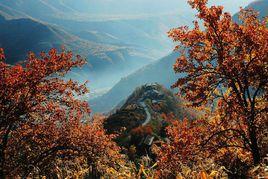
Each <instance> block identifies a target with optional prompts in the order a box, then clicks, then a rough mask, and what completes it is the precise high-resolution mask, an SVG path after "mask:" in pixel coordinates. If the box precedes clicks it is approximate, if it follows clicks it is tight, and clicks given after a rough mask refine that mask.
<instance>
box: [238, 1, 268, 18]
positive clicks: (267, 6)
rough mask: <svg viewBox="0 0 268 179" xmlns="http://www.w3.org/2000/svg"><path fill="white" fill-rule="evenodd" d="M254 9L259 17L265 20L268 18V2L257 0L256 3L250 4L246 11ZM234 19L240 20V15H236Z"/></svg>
mask: <svg viewBox="0 0 268 179" xmlns="http://www.w3.org/2000/svg"><path fill="white" fill-rule="evenodd" d="M249 8H252V9H254V10H256V11H258V12H259V13H260V14H259V17H260V18H263V17H266V16H268V1H267V0H255V1H254V2H252V3H250V4H249V5H248V6H247V7H246V9H249ZM234 19H236V20H238V13H237V14H235V15H234Z"/></svg>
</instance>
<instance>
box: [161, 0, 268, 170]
mask: <svg viewBox="0 0 268 179" xmlns="http://www.w3.org/2000/svg"><path fill="white" fill-rule="evenodd" d="M189 4H190V5H191V6H192V7H193V8H194V9H196V10H197V11H198V14H197V17H198V18H199V19H201V22H202V23H203V24H202V25H203V26H204V28H200V26H199V23H198V22H197V21H196V22H194V28H193V29H189V28H188V27H179V28H175V29H172V30H171V31H170V32H169V36H170V37H171V38H172V39H173V40H174V41H175V42H178V43H179V45H178V46H176V48H175V49H176V50H179V51H180V52H181V55H180V57H179V58H178V59H177V61H176V64H175V65H174V70H175V71H176V72H177V73H180V74H182V76H183V77H182V78H180V79H178V81H177V82H176V83H175V84H174V85H173V87H174V88H178V89H179V92H180V94H181V95H182V96H183V97H184V98H185V99H187V100H188V101H189V102H190V103H191V104H190V106H192V107H202V106H203V107H204V106H205V107H208V108H211V106H213V107H212V110H211V111H210V113H209V115H206V117H204V118H205V120H201V121H200V120H198V121H195V122H190V123H189V122H187V121H184V122H176V123H175V124H174V125H173V127H169V128H168V129H167V130H168V134H169V137H170V138H171V143H170V144H164V145H163V146H162V147H163V149H162V151H163V152H162V153H161V154H160V156H159V157H160V162H159V163H160V166H161V165H162V164H163V166H162V168H163V169H165V168H169V169H170V170H171V171H174V168H175V167H176V164H175V163H176V162H182V161H186V162H187V161H188V162H189V161H191V162H190V163H194V161H196V160H195V157H198V158H204V157H208V156H209V157H212V158H213V159H214V160H215V161H216V162H218V163H220V164H222V165H224V166H226V168H229V169H233V170H234V171H236V172H242V173H243V172H245V171H244V170H246V169H247V168H248V167H250V166H252V165H258V164H259V163H260V162H261V160H262V159H263V158H264V157H265V155H266V154H267V153H268V151H267V148H268V146H267V142H266V143H265V141H264V137H265V134H267V128H268V126H267V125H268V117H267V116H268V115H267V109H268V106H267V104H268V103H267V97H268V93H267V92H268V90H267V88H268V85H267V84H268V83H267V82H268V81H267V79H268V68H267V63H268V56H267V55H268V28H267V21H266V20H265V19H264V20H263V21H260V20H258V18H257V14H256V13H255V12H254V11H252V10H241V13H240V20H241V24H238V23H236V22H234V21H233V20H232V17H231V15H230V14H229V13H226V12H223V7H221V6H212V7H207V0H190V1H189ZM202 29H204V30H202ZM204 151H206V152H204ZM161 155H162V156H161ZM239 167H242V168H239ZM243 167H244V168H243ZM232 172H233V171H232Z"/></svg>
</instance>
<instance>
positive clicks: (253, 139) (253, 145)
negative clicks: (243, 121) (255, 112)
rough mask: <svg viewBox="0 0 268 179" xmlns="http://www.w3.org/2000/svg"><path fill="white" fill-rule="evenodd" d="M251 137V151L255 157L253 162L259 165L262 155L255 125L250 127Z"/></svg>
mask: <svg viewBox="0 0 268 179" xmlns="http://www.w3.org/2000/svg"><path fill="white" fill-rule="evenodd" d="M249 137H250V142H251V153H252V157H253V162H254V165H258V164H259V163H260V162H261V155H260V148H259V146H258V141H257V136H256V128H255V127H250V129H249Z"/></svg>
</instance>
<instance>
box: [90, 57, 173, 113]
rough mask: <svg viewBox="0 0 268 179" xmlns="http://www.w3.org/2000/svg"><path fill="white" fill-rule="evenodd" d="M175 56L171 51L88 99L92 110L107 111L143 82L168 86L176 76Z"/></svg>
mask: <svg viewBox="0 0 268 179" xmlns="http://www.w3.org/2000/svg"><path fill="white" fill-rule="evenodd" d="M177 56H178V54H177V53H172V54H170V55H169V56H167V57H164V58H162V59H160V60H158V61H156V62H154V63H152V64H149V65H147V66H145V67H143V68H141V69H139V70H138V71H136V72H134V73H132V74H131V75H129V76H127V77H125V78H122V79H121V80H120V81H119V82H118V83H117V84H116V85H115V86H114V87H113V88H112V89H111V90H110V91H109V92H107V93H106V94H104V95H103V96H100V97H97V98H95V99H92V100H90V101H89V103H90V105H91V107H92V109H93V111H94V112H108V111H109V110H111V109H112V108H113V107H115V105H117V104H118V103H119V102H120V101H122V100H123V99H126V98H127V97H128V96H129V95H130V94H131V92H132V91H133V89H135V88H137V87H138V86H140V85H143V84H145V83H155V82H157V83H159V84H163V85H164V86H165V87H167V88H170V86H171V85H172V84H173V83H174V82H175V81H176V79H177V77H178V76H177V75H176V74H175V73H174V71H173V64H174V63H175V60H176V57H177Z"/></svg>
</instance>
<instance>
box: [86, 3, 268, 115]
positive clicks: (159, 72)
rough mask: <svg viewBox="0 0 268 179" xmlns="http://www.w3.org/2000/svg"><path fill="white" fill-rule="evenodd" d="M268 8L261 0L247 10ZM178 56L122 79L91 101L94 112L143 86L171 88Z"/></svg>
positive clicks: (107, 109)
mask: <svg viewBox="0 0 268 179" xmlns="http://www.w3.org/2000/svg"><path fill="white" fill-rule="evenodd" d="M267 6H268V1H267V0H259V1H256V2H253V3H251V4H249V5H248V6H247V7H246V8H254V9H256V10H259V12H260V14H263V16H267V15H268V11H266V9H267ZM236 16H237V14H235V15H234V18H236ZM261 17H262V16H260V18H261ZM178 55H179V54H178V53H175V52H174V53H172V54H170V55H168V56H166V57H164V58H161V59H159V60H158V61H156V62H154V63H152V64H149V65H147V66H145V67H143V68H141V69H139V70H137V71H136V72H134V73H132V74H130V75H128V76H126V77H124V78H122V79H121V80H120V81H119V82H118V83H117V84H116V85H115V86H114V87H113V88H112V89H111V90H109V91H108V92H107V93H105V94H103V95H101V96H99V97H96V98H94V99H91V100H89V103H90V104H91V107H92V109H93V111H95V112H108V111H109V110H111V109H112V108H114V107H116V105H117V104H118V103H122V102H124V100H125V99H126V98H127V97H128V96H129V95H130V94H131V92H132V90H133V89H135V88H136V87H138V86H140V85H142V84H146V83H155V82H157V83H159V84H163V85H164V86H165V87H166V88H170V86H171V85H172V84H173V83H174V82H175V81H176V79H178V77H179V76H178V75H176V74H175V72H174V71H173V64H174V63H175V60H176V58H177V57H178Z"/></svg>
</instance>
